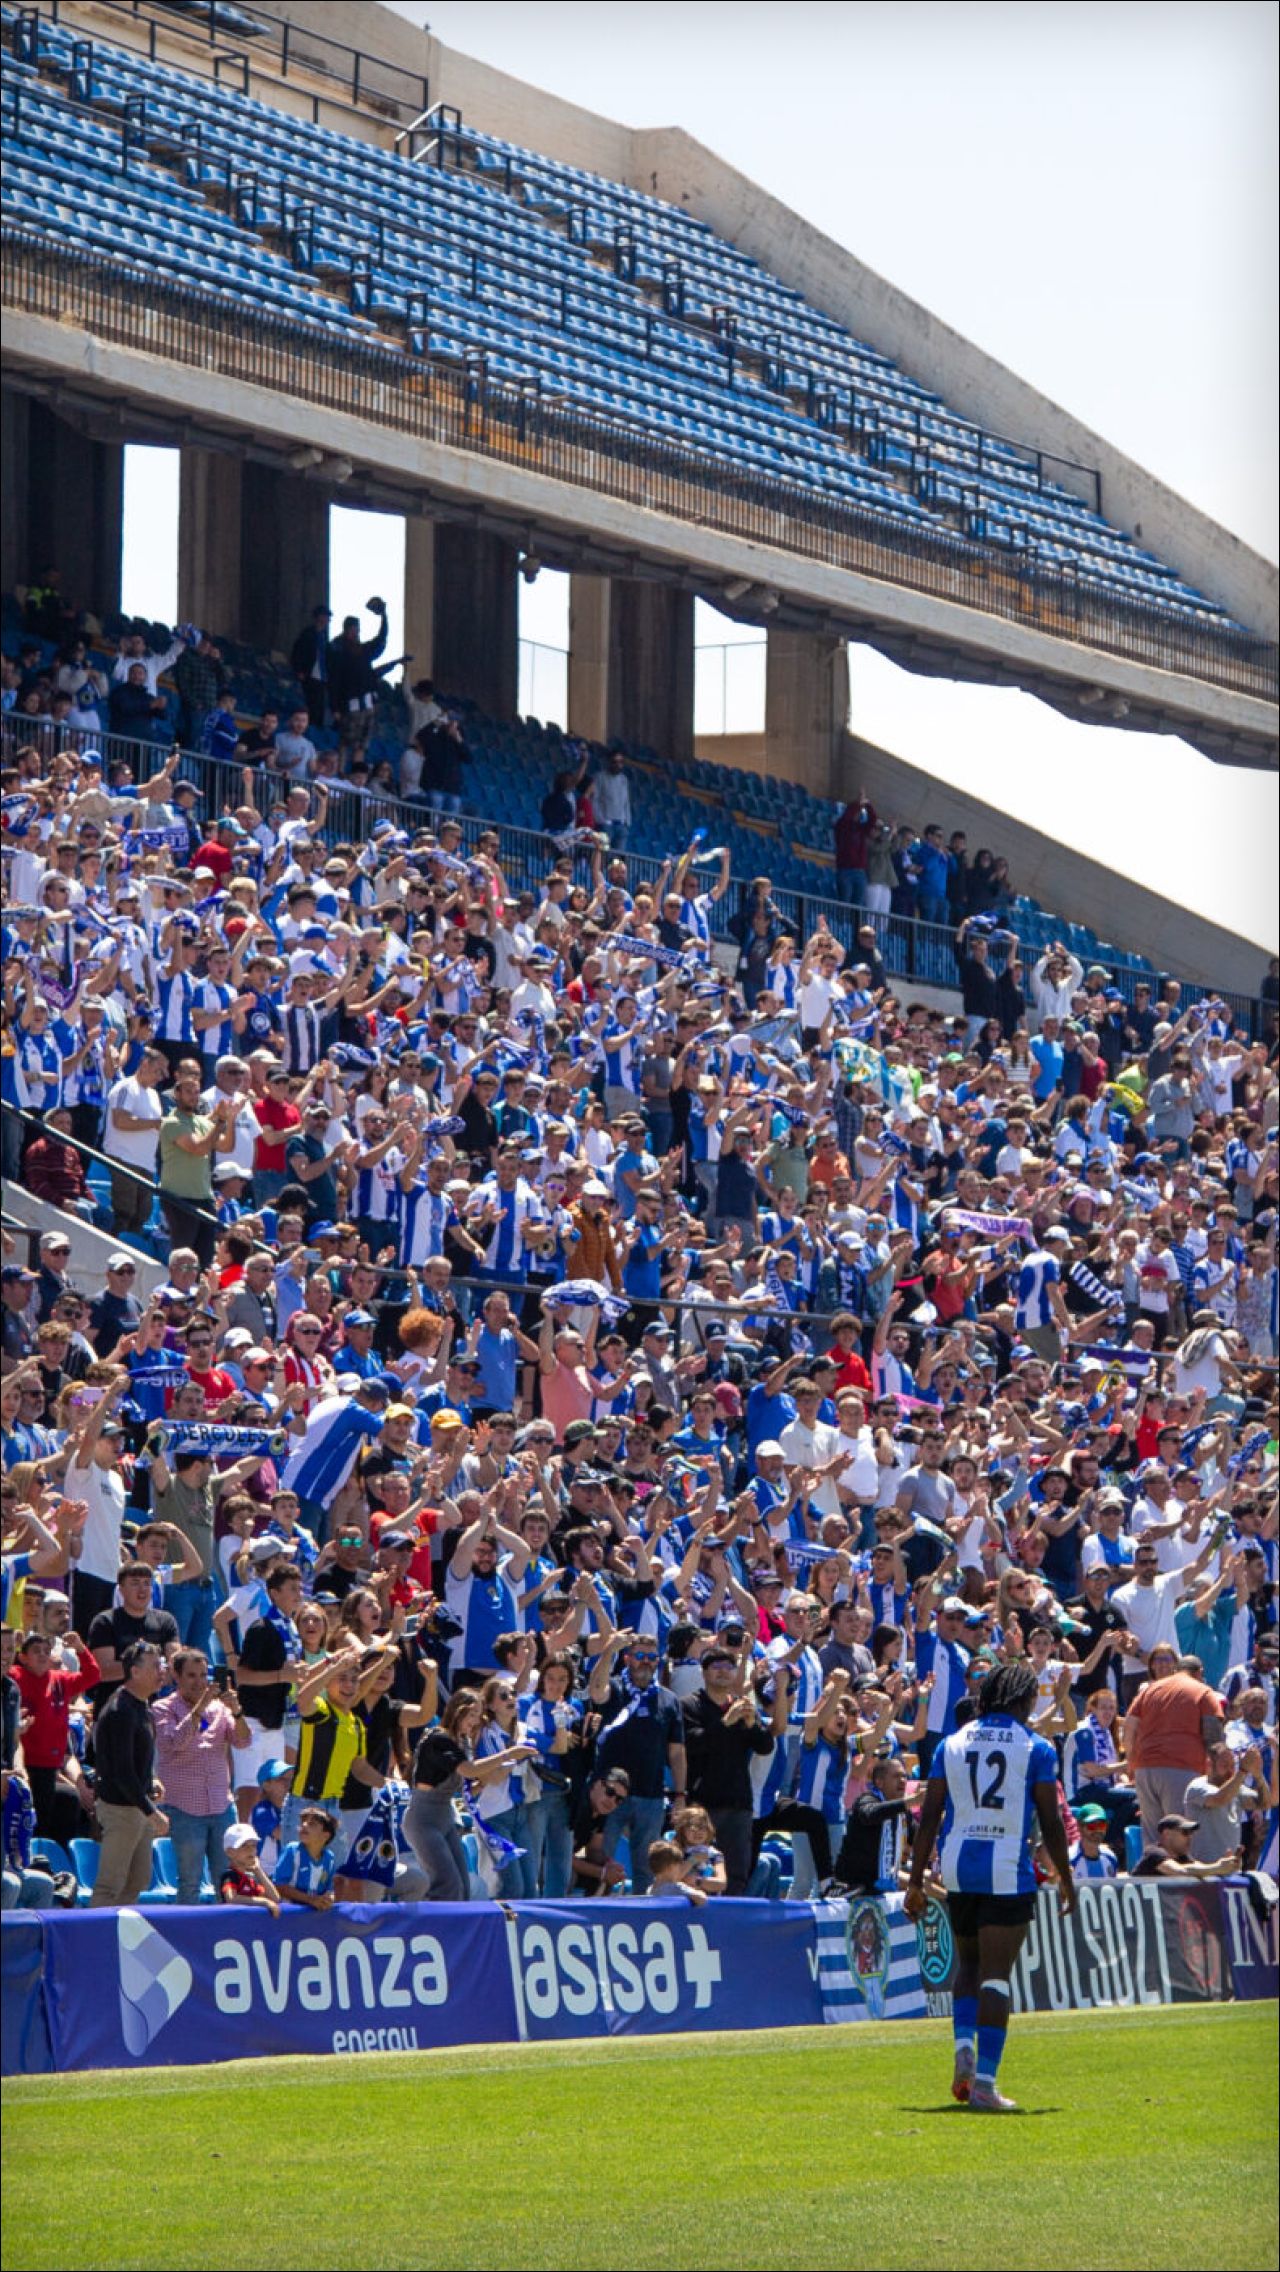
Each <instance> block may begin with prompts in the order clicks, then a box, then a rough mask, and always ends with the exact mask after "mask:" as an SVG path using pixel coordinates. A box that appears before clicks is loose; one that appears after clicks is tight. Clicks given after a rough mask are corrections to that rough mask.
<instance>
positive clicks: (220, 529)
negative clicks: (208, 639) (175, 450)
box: [178, 448, 244, 639]
mask: <svg viewBox="0 0 1280 2272" xmlns="http://www.w3.org/2000/svg"><path fill="white" fill-rule="evenodd" d="M243 472H244V468H243V466H242V464H241V461H240V459H239V458H233V457H228V456H226V455H225V454H224V453H223V452H222V451H221V450H200V449H194V448H184V449H183V452H182V462H181V464H180V466H179V469H178V620H179V622H180V623H198V624H199V626H200V629H201V630H202V631H211V632H212V633H213V635H214V637H215V638H217V639H239V638H240V637H241V636H242V632H241V577H240V541H241V515H242V508H243V495H242V490H243Z"/></svg>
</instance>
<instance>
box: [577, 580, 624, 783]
mask: <svg viewBox="0 0 1280 2272" xmlns="http://www.w3.org/2000/svg"><path fill="white" fill-rule="evenodd" d="M612 591H613V586H612V585H611V583H610V581H609V579H608V577H607V576H570V578H569V716H568V727H569V732H570V733H571V734H580V735H581V736H582V738H583V740H584V741H588V742H603V741H607V740H608V737H609V613H610V606H609V603H610V598H611V595H612Z"/></svg>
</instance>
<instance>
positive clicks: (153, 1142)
mask: <svg viewBox="0 0 1280 2272" xmlns="http://www.w3.org/2000/svg"><path fill="white" fill-rule="evenodd" d="M117 1105H119V1107H120V1109H121V1111H122V1112H132V1113H135V1114H136V1115H137V1117H138V1119H139V1120H149V1121H150V1122H151V1123H152V1125H151V1127H150V1128H115V1127H113V1126H112V1121H111V1115H112V1113H113V1112H114V1110H115V1108H116V1106H117ZM163 1118H164V1106H163V1105H162V1104H161V1102H160V1098H159V1096H158V1094H157V1092H156V1091H155V1090H154V1089H149V1088H147V1087H146V1086H145V1085H144V1084H143V1082H141V1081H140V1080H139V1079H138V1077H137V1075H136V1073H131V1074H129V1076H128V1078H127V1079H125V1080H123V1081H113V1082H112V1084H111V1087H110V1089H109V1090H108V1092H107V1125H106V1129H105V1131H104V1133H103V1138H102V1149H103V1151H104V1152H105V1153H106V1155H107V1158H108V1159H109V1160H121V1161H123V1162H124V1164H125V1166H126V1167H131V1168H143V1169H145V1171H146V1173H147V1174H148V1175H154V1174H155V1170H156V1154H157V1152H158V1150H159V1147H160V1123H161V1121H162V1120H163Z"/></svg>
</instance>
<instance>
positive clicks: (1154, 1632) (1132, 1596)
mask: <svg viewBox="0 0 1280 2272" xmlns="http://www.w3.org/2000/svg"><path fill="white" fill-rule="evenodd" d="M1182 1591H1183V1583H1182V1572H1181V1571H1180V1570H1167V1571H1164V1572H1162V1573H1161V1574H1160V1575H1159V1576H1158V1577H1156V1579H1155V1580H1154V1581H1153V1583H1152V1584H1151V1585H1149V1586H1140V1585H1139V1584H1138V1582H1137V1579H1136V1578H1134V1579H1131V1580H1130V1582H1129V1584H1128V1585H1127V1586H1117V1588H1116V1590H1115V1592H1114V1593H1113V1594H1112V1596H1111V1599H1112V1601H1113V1602H1114V1603H1115V1605H1116V1608H1117V1609H1118V1610H1119V1612H1120V1614H1121V1616H1122V1617H1123V1619H1124V1621H1125V1624H1126V1625H1127V1626H1128V1628H1129V1631H1130V1632H1131V1633H1132V1634H1133V1637H1134V1639H1135V1640H1136V1641H1137V1643H1138V1646H1139V1647H1140V1649H1141V1650H1142V1653H1143V1655H1144V1656H1150V1654H1151V1651H1152V1650H1153V1649H1154V1648H1156V1647H1158V1646H1159V1645H1160V1644H1161V1643H1163V1644H1164V1645H1165V1646H1166V1647H1168V1648H1171V1649H1178V1628H1177V1625H1176V1624H1175V1622H1174V1614H1173V1613H1174V1611H1175V1609H1176V1608H1177V1606H1178V1597H1179V1595H1180V1594H1181V1593H1182ZM1179 1654H1181V1651H1180V1650H1179Z"/></svg>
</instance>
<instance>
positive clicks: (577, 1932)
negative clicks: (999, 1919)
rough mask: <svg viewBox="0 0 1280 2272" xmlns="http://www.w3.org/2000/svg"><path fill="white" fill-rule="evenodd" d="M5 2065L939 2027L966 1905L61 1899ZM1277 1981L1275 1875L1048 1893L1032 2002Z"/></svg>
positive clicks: (1101, 2003)
mask: <svg viewBox="0 0 1280 2272" xmlns="http://www.w3.org/2000/svg"><path fill="white" fill-rule="evenodd" d="M0 1937H2V1946H3V1971H4V2023H5V2024H4V2072H5V2073H6V2074H43V2073H47V2072H49V2071H50V2070H54V2071H57V2072H63V2071H67V2070H71V2069H75V2068H86V2067H130V2066H161V2067H163V2066H199V2065H203V2064H207V2063H209V2062H211V2061H217V2060H223V2059H255V2058H266V2057H270V2056H278V2055H280V2054H282V2053H288V2052H295V2053H296V2052H301V2053H307V2054H337V2055H339V2056H343V2055H347V2054H350V2053H353V2052H357V2053H358V2052H373V2051H425V2050H432V2049H438V2048H447V2047H450V2046H452V2045H455V2044H463V2043H515V2042H534V2043H551V2042H559V2041H562V2040H566V2039H570V2038H578V2037H591V2036H605V2035H624V2034H637V2035H652V2034H664V2033H673V2032H677V2031H678V2032H688V2031H695V2032H696V2031H698V2030H702V2029H713V2028H721V2029H729V2030H736V2029H741V2028H762V2027H804V2026H809V2025H813V2024H818V2023H821V2022H823V2021H826V2022H829V2023H836V2024H841V2023H846V2022H849V2021H860V2020H886V2019H888V2020H896V2019H921V2018H927V2017H931V2016H933V2017H941V2016H943V2015H945V2014H946V2013H948V2012H949V2011H950V2009H951V1988H952V1981H953V1978H954V1972H955V1943H954V1936H953V1933H952V1928H951V1921H950V1916H949V1913H948V1910H947V1905H946V1902H945V1901H944V1900H942V1899H940V1898H931V1899H930V1901H929V1904H928V1906H927V1908H926V1911H925V1914H924V1916H923V1918H922V1919H921V1920H920V1921H919V1923H918V1924H915V1925H913V1924H912V1922H911V1920H910V1919H909V1918H908V1917H907V1916H906V1914H905V1911H904V1909H903V1905H902V1898H901V1896H900V1895H899V1894H891V1895H889V1896H888V1897H881V1896H879V1895H874V1894H872V1895H862V1896H855V1897H854V1898H852V1899H850V1900H841V1901H820V1902H814V1903H807V1902H796V1903H792V1902H766V1901H727V1900H722V1901H709V1902H707V1903H705V1904H704V1905H703V1906H702V1907H700V1908H694V1907H693V1906H692V1905H691V1904H690V1903H689V1902H688V1901H686V1900H685V1899H684V1898H683V1897H673V1898H671V1899H648V1898H647V1899H644V1900H610V1901H555V1902H539V1901H529V1902H512V1903H506V1902H502V1903H499V1902H474V1903H468V1904H459V1905H456V1906H454V1905H451V1904H439V1905H436V1904H430V1905H428V1904H425V1903H424V1904H421V1905H414V1904H405V1905H403V1906H400V1905H398V1904H391V1903H385V1904H381V1905H377V1906H370V1907H346V1906H344V1907H342V1908H340V1909H334V1910H329V1911H324V1912H314V1911H301V1910H295V1911H292V1912H290V1911H286V1912H285V1914H284V1915H283V1916H282V1917H280V1918H279V1919H274V1918H271V1917H270V1916H268V1915H267V1914H266V1913H265V1912H264V1911H260V1910H251V1909H247V1908H220V1909H218V1908H205V1909H177V1908H163V1907H157V1908H149V1909H147V1910H141V1909H121V1910H87V1911H86V1910H80V1911H78V1912H77V1911H74V1910H72V1911H66V1912H62V1911H54V1912H49V1913H45V1914H43V1915H42V1916H41V1917H39V1918H38V1919H37V1918H34V1917H30V1916H21V1917H18V1916H8V1917H6V1918H5V1919H4V1923H3V1929H2V1936H0ZM1276 1993H1277V1953H1276V1911H1275V1907H1274V1889H1273V1888H1272V1887H1271V1885H1270V1881H1269V1880H1266V1879H1255V1880H1253V1881H1252V1882H1246V1881H1244V1880H1241V1879H1235V1880H1230V1881H1228V1880H1218V1881H1214V1882H1201V1881H1196V1882H1195V1883H1192V1884H1187V1883H1185V1882H1183V1883H1178V1882H1175V1881H1171V1880H1169V1879H1151V1878H1148V1879H1133V1878H1121V1879H1117V1880H1107V1881H1103V1882H1099V1883H1089V1884H1085V1885H1082V1886H1081V1887H1080V1888H1079V1901H1078V1904H1077V1907H1076V1910H1075V1912H1074V1914H1073V1915H1072V1916H1071V1917H1069V1918H1064V1917H1062V1916H1060V1914H1059V1911H1058V1904H1057V1898H1056V1896H1055V1895H1054V1893H1053V1892H1052V1890H1051V1889H1048V1888H1046V1889H1045V1891H1043V1892H1042V1893H1041V1895H1040V1897H1039V1899H1038V1901H1037V1904H1036V1912H1035V1916H1034V1918H1033V1920H1032V1923H1031V1927H1030V1929H1029V1931H1028V1933H1027V1937H1026V1941H1025V1942H1024V1944H1023V1949H1022V1953H1021V1956H1020V1957H1019V1959H1018V1963H1017V1965H1016V1967H1015V1969H1014V1973H1013V2004H1014V2009H1015V2011H1020V2012H1028V2011H1032V2012H1058V2011H1091V2010H1106V2009H1123V2008H1129V2007H1132V2006H1135V2005H1140V2004H1151V2005H1154V2004H1185V2003H1206V2002H1219V2001H1222V2000H1224V1999H1226V1998H1229V1997H1233V1996H1238V1997H1250V1998H1255V1997H1273V1996H1275V1995H1276Z"/></svg>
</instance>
